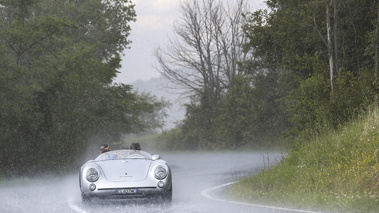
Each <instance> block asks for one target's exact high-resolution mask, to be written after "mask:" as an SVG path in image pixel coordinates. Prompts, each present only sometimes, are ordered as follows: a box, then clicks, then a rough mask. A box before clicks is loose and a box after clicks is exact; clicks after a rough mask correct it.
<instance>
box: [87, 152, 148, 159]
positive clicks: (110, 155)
mask: <svg viewBox="0 0 379 213" xmlns="http://www.w3.org/2000/svg"><path fill="white" fill-rule="evenodd" d="M126 158H127V159H131V158H134V159H149V160H150V159H151V155H150V154H149V153H147V152H144V151H139V150H115V151H109V152H106V153H103V154H101V155H99V156H97V158H96V159H95V160H112V159H126Z"/></svg>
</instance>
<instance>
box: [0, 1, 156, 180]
mask: <svg viewBox="0 0 379 213" xmlns="http://www.w3.org/2000/svg"><path fill="white" fill-rule="evenodd" d="M135 16H136V14H135V11H134V5H133V4H131V2H130V1H129V0H106V1H103V0H92V1H87V0H76V1H72V0H59V1H52V0H32V1H24V0H1V1H0V19H1V20H0V64H1V67H0V72H1V75H0V120H1V127H0V146H1V147H2V149H1V151H0V168H1V171H2V172H1V173H2V174H30V173H35V172H39V171H42V170H51V169H55V168H56V169H58V168H59V170H60V169H62V168H65V167H70V166H72V165H73V163H75V162H76V161H77V160H78V159H79V158H80V156H81V155H82V153H83V151H85V149H86V147H87V145H88V144H90V143H91V142H94V141H95V142H97V143H101V142H104V141H105V142H111V141H115V140H118V139H119V137H120V135H121V134H127V133H130V132H136V131H139V130H141V129H143V128H145V127H146V125H145V124H146V123H144V122H143V120H141V119H140V118H141V116H142V115H144V117H148V116H146V114H147V113H156V112H157V111H159V109H161V108H162V107H163V105H162V103H161V102H160V101H159V100H156V99H148V98H147V96H146V95H144V96H141V95H138V94H136V93H134V92H133V91H132V88H131V87H130V86H128V85H124V84H117V85H115V84H112V79H113V78H114V77H115V76H116V74H117V69H118V68H120V61H121V59H120V56H119V53H121V52H122V51H123V50H124V49H125V48H127V46H128V44H129V43H130V41H129V40H128V39H127V37H128V35H129V32H130V26H129V23H130V22H131V21H134V19H135ZM154 128H156V126H154Z"/></svg>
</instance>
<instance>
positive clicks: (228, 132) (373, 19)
mask: <svg viewBox="0 0 379 213" xmlns="http://www.w3.org/2000/svg"><path fill="white" fill-rule="evenodd" d="M208 2H212V3H214V2H215V1H214V0H208ZM266 3H267V6H268V10H258V11H251V12H248V13H245V14H243V17H244V18H245V19H244V21H242V22H241V20H240V19H237V18H236V19H233V20H236V23H235V25H234V26H237V25H238V26H241V28H240V30H243V32H244V34H241V36H244V37H246V38H247V39H246V40H245V41H246V42H245V43H239V44H240V45H243V48H244V51H245V52H244V55H243V56H244V57H242V60H241V58H237V59H238V60H237V62H236V63H237V64H238V66H236V67H234V68H235V69H236V72H235V76H234V77H233V78H232V79H230V81H229V82H228V85H227V87H226V88H225V90H223V91H222V92H221V93H220V94H218V96H217V97H218V100H217V102H212V103H209V101H206V100H207V97H208V96H209V95H210V94H208V93H207V92H206V90H200V92H197V90H193V91H192V92H194V95H192V96H191V97H192V102H191V103H190V104H188V105H187V114H186V118H185V120H184V121H183V123H182V125H181V126H179V128H180V131H172V135H170V132H168V133H167V135H168V136H167V138H168V140H169V141H171V142H172V143H177V142H176V141H178V139H179V140H181V141H186V143H185V144H183V145H180V146H179V147H187V148H189V147H192V148H195V149H196V148H226V147H234V146H241V145H246V144H259V143H261V140H260V138H268V137H277V136H280V135H282V133H285V134H284V135H285V136H294V137H298V136H302V137H308V138H309V137H313V136H315V135H317V134H319V133H321V132H323V131H325V130H329V129H335V128H338V127H340V126H342V125H344V124H345V123H346V122H347V121H349V120H350V119H351V118H354V117H356V116H357V115H358V114H359V113H360V112H364V111H365V110H366V109H367V106H368V105H369V104H370V103H372V102H374V101H377V95H378V83H377V82H378V81H377V75H378V57H379V56H378V43H379V39H378V38H379V36H378V28H379V27H378V26H379V24H378V23H379V19H378V13H379V11H378V7H379V5H378V2H377V1H367V0H346V1H340V0H332V1H322V0H312V1H304V0H292V1H285V0H268V1H267V2H266ZM229 6H230V4H229ZM188 11H189V10H186V11H184V14H187V13H186V12H188ZM196 14H204V17H203V18H206V17H207V16H206V15H207V14H208V13H207V12H206V10H205V9H204V13H196ZM228 14H230V13H228ZM185 17H187V16H184V18H185ZM199 20H202V19H199ZM218 20H219V21H220V22H221V23H223V20H222V19H221V20H220V19H218ZM228 20H230V19H228ZM237 21H238V22H237ZM224 29H225V28H223V30H224ZM229 30H231V29H229ZM221 35H222V34H217V33H216V34H215V35H214V36H213V37H212V38H214V39H217V38H218V37H219V36H221ZM235 41H237V40H235ZM238 41H240V40H238ZM229 46H232V45H229ZM240 47H241V46H240ZM212 48H215V49H217V48H218V49H223V46H221V45H220V46H217V45H210V48H209V49H205V50H204V52H206V51H214V50H213V49H212ZM224 50H225V51H224V52H222V53H221V54H225V55H228V54H235V53H236V52H235V51H234V49H232V48H230V49H228V48H225V49H224ZM222 57H225V58H227V57H226V56H224V55H223V56H222ZM222 57H221V58H222ZM202 62H203V61H202V60H198V63H192V64H193V67H191V66H186V67H185V69H196V68H197V64H202ZM224 62H228V61H227V60H225V61H224ZM213 68H214V67H213ZM222 69H223V67H221V71H220V73H223V70H222ZM225 69H226V68H225ZM228 69H229V67H228ZM214 70H216V69H215V68H214ZM217 70H218V69H217ZM181 71H182V70H180V69H178V70H177V75H181V74H182V73H181ZM225 72H226V71H225ZM174 83H175V82H174ZM224 85H225V84H224ZM204 86H205V85H204ZM291 138H292V137H291ZM293 145H296V144H293ZM174 146H175V145H174Z"/></svg>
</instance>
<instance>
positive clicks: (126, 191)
mask: <svg viewBox="0 0 379 213" xmlns="http://www.w3.org/2000/svg"><path fill="white" fill-rule="evenodd" d="M137 192H138V189H116V194H119V195H125V194H137Z"/></svg>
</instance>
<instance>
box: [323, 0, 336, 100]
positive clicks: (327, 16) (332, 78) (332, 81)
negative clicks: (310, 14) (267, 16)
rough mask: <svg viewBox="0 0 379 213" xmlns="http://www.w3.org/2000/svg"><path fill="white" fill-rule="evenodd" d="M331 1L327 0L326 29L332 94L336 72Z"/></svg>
mask: <svg viewBox="0 0 379 213" xmlns="http://www.w3.org/2000/svg"><path fill="white" fill-rule="evenodd" d="M330 1H331V0H325V6H326V29H327V39H328V55H329V70H330V88H331V91H332V93H333V92H334V76H333V70H334V61H333V47H332V39H331V34H332V29H331V26H330Z"/></svg>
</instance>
